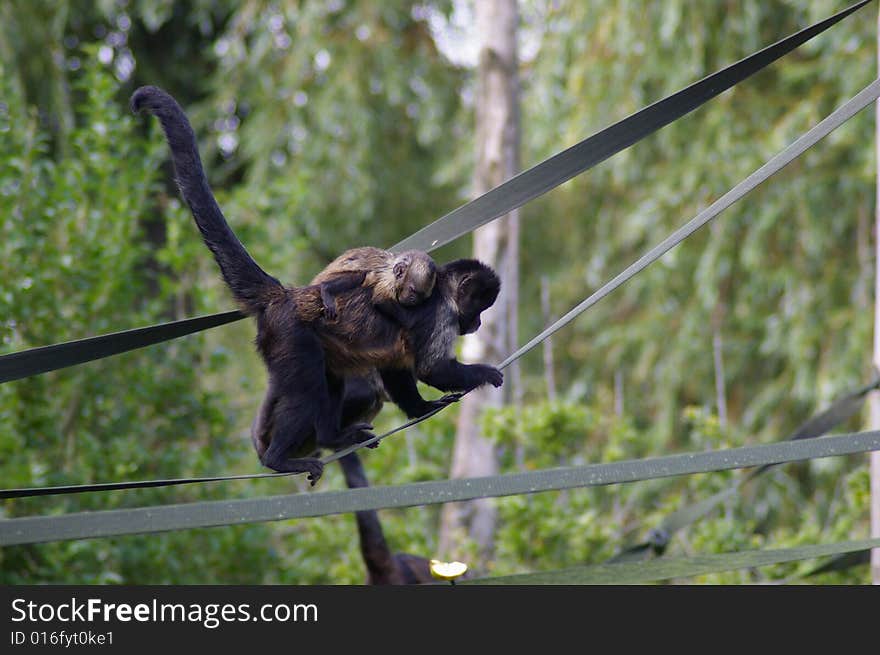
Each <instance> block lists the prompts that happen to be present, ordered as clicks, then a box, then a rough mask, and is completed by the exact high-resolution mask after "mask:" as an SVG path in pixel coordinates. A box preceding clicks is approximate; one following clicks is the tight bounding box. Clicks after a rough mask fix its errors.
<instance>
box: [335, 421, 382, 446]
mask: <svg viewBox="0 0 880 655" xmlns="http://www.w3.org/2000/svg"><path fill="white" fill-rule="evenodd" d="M372 429H373V426H372V425H370V424H369V423H353V424H352V425H349V426H348V427H346V428H345V430H343V431H342V432H341V433H340V435H339V437H340V439H341V440H343V441H344V442H345V445H346V446H353V445H355V444H360V443H363V442H364V441H369V440H370V439H372V438H373V437H375V436H376V435H375V434H373V433H372V432H370V430H372ZM378 446H379V442H378V441H377V442H376V443H371V444H369V445H368V446H367V448H377V447H378Z"/></svg>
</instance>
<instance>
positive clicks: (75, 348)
mask: <svg viewBox="0 0 880 655" xmlns="http://www.w3.org/2000/svg"><path fill="white" fill-rule="evenodd" d="M868 2H869V0H862V1H861V2H857V3H856V4H854V5H852V6H850V7H848V8H847V9H844V10H842V11H840V12H838V13H837V14H834V15H833V16H831V17H830V18H826V19H825V20H823V21H820V22H818V23H815V24H814V25H811V26H810V27H807V28H805V29H803V30H801V31H799V32H796V33H795V34H792V35H790V36H788V37H786V38H784V39H782V40H781V41H779V42H777V43H775V44H773V45H771V46H768V47H766V48H764V49H763V50H760V51H759V52H756V53H754V54H752V55H750V56H748V57H746V58H745V59H742V60H740V61H739V62H736V63H734V64H732V65H730V66H727V67H726V68H723V69H721V70H719V71H717V72H715V73H713V74H712V75H709V76H708V77H706V78H704V79H702V80H700V81H699V82H696V83H694V84H692V85H691V86H689V87H687V88H685V89H682V90H680V91H678V92H677V93H674V94H672V95H670V96H667V97H666V98H663V99H662V100H659V101H658V102H656V103H654V104H653V105H649V106H648V107H645V108H644V109H642V110H640V111H638V112H636V113H635V114H632V115H631V116H629V117H627V118H625V119H623V120H621V121H619V122H617V123H615V124H613V125H610V126H609V127H607V128H605V129H603V130H601V131H599V132H597V133H596V134H594V135H593V136H591V137H589V138H587V139H585V140H583V141H581V142H580V143H578V144H576V145H574V146H571V147H570V148H568V149H567V150H564V151H563V152H560V153H558V154H556V155H554V156H552V157H550V158H549V159H547V160H545V161H543V162H541V163H540V164H537V165H536V166H534V167H533V168H531V169H529V170H528V171H525V172H523V173H521V174H520V175H518V176H516V177H514V178H513V179H511V180H508V181H507V182H505V183H504V184H502V185H500V186H498V187H496V188H495V189H492V190H490V191H489V192H488V193H486V194H484V195H483V196H480V197H479V198H475V199H474V200H472V201H470V202H469V203H467V204H465V205H463V206H461V207H459V208H458V209H456V210H455V211H453V212H451V213H450V214H447V215H446V216H444V217H443V218H440V219H438V220H437V221H435V222H434V223H432V224H431V225H429V226H427V227H425V228H424V229H422V230H420V231H418V232H416V233H415V234H414V235H412V236H410V237H409V238H407V239H404V240H403V241H401V242H400V243H398V244H396V245H395V246H393V247H392V250H395V251H398V252H399V251H401V250H405V249H408V248H413V249H422V250H428V251H430V250H433V249H435V248H439V247H440V246H441V245H443V244H445V243H448V242H449V241H452V240H453V239H456V238H458V237H460V236H462V235H463V234H465V233H467V232H469V231H471V230H473V229H475V228H477V227H479V226H480V225H483V224H485V223H488V222H489V221H491V220H493V219H495V218H497V217H498V216H500V215H502V214H506V213H507V212H509V211H510V210H511V209H514V208H516V207H520V206H521V205H523V204H525V203H526V202H528V201H529V200H531V199H533V198H537V197H538V196H540V195H542V194H544V193H546V192H547V191H550V190H551V189H553V188H554V187H556V186H558V185H559V184H562V183H563V182H565V181H567V180H569V179H571V178H572V177H574V176H575V175H578V174H580V173H582V172H584V171H586V170H588V169H590V168H592V167H593V166H595V165H596V164H598V163H600V162H602V161H604V160H605V159H607V158H609V157H611V156H612V155H614V154H616V153H618V152H620V151H621V150H623V149H625V148H628V147H630V146H632V145H634V144H635V143H637V142H638V141H640V140H642V139H644V138H645V137H647V136H649V135H650V134H653V133H654V132H656V131H657V130H659V129H660V128H662V127H664V126H665V125H667V124H669V123H670V122H672V121H674V120H676V119H677V118H679V117H681V116H684V115H685V114H688V113H690V112H691V111H693V110H695V109H696V108H697V107H699V106H700V105H702V104H704V103H705V102H707V101H709V100H711V99H712V98H714V97H715V96H716V95H718V94H719V93H721V92H723V91H724V90H726V89H729V88H731V87H732V86H734V85H736V84H737V83H739V82H741V81H742V80H744V79H747V78H748V77H750V76H751V75H753V74H754V73H756V72H758V71H760V70H761V69H763V68H765V67H766V66H768V65H770V64H771V63H773V62H774V61H776V60H777V59H779V58H780V57H782V56H783V55H785V54H787V53H789V52H791V51H792V50H794V49H795V48H797V47H798V46H800V45H802V44H803V43H805V42H807V41H809V40H810V39H812V38H813V37H815V36H817V35H819V34H821V33H822V32H824V31H825V30H827V29H829V28H830V27H832V26H833V25H835V24H836V23H838V22H839V21H841V20H842V19H843V18H845V17H847V16H848V15H850V14H851V13H853V12H855V11H857V10H858V9H860V8H861V7H863V6H864V5H865V4H867V3H868ZM242 318H244V316H243V314H241V313H240V312H238V311H230V312H225V313H223V314H214V315H209V316H203V317H200V318H196V319H188V321H192V322H193V323H191V324H190V325H189V326H188V328H186V329H179V330H176V329H175V326H178V324H179V323H186V322H187V321H180V322H178V323H163V324H157V325H152V326H147V327H142V328H136V329H134V330H129V331H127V332H118V333H115V334H108V335H102V336H98V337H90V338H88V339H81V340H79V341H71V342H68V343H64V344H56V345H52V346H44V347H40V348H32V349H30V350H23V351H21V352H17V353H11V354H8V355H3V356H0V383H3V382H8V381H10V380H16V379H19V378H23V377H28V376H31V375H38V374H40V373H46V372H48V371H54V370H58V369H61V368H66V367H68V366H74V365H76V364H82V363H85V362H88V361H92V360H94V359H101V358H104V357H109V356H111V355H116V354H119V353H123V352H127V351H129V350H134V349H136V348H143V347H144V346H148V345H153V344H156V343H160V342H162V341H168V340H170V339H176V338H178V337H181V336H184V335H187V334H191V333H193V332H198V331H201V330H206V329H208V328H211V327H216V326H218V325H223V324H225V323H229V322H231V321H236V320H240V319H242Z"/></svg>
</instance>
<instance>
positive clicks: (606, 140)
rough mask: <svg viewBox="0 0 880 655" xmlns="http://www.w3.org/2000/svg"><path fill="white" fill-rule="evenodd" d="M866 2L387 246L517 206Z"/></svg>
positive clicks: (427, 237)
mask: <svg viewBox="0 0 880 655" xmlns="http://www.w3.org/2000/svg"><path fill="white" fill-rule="evenodd" d="M866 1H867V0H866ZM865 3H866V2H859V3H857V4H854V5H852V6H851V7H849V8H847V9H844V10H843V11H841V12H839V13H837V14H835V15H834V16H831V17H830V18H826V19H825V20H823V21H821V22H819V23H816V24H815V25H812V26H810V27H807V28H805V29H803V30H801V31H800V32H797V33H796V34H793V35H791V36H789V37H787V38H785V39H782V40H781V41H778V42H777V43H775V44H773V45H771V46H768V47H766V48H764V49H763V50H760V51H759V52H756V53H755V54H753V55H750V56H748V57H746V58H745V59H742V60H740V61H738V62H736V63H735V64H731V65H730V66H728V67H727V68H723V69H721V70H720V71H718V72H716V73H713V74H712V75H709V76H708V77H705V78H703V79H702V80H700V81H699V82H696V83H694V84H692V85H691V86H689V87H687V88H685V89H682V90H681V91H678V92H677V93H674V94H672V95H671V96H668V97H666V98H663V99H662V100H660V101H658V102H655V103H654V104H653V105H649V106H648V107H645V108H644V109H642V110H640V111H637V112H636V113H635V114H632V115H631V116H628V117H627V118H624V119H623V120H622V121H620V122H618V123H615V124H614V125H611V126H610V127H607V128H605V129H604V130H602V131H600V132H597V133H596V134H594V135H593V136H591V137H589V138H587V139H584V140H583V141H581V142H580V143H578V144H576V145H573V146H571V147H570V148H568V149H567V150H564V151H562V152H560V153H559V154H557V155H554V156H553V157H550V158H549V159H547V160H545V161H543V162H541V163H540V164H538V165H537V166H534V167H532V168H530V169H529V170H527V171H525V172H523V173H520V174H519V175H517V176H516V177H513V178H511V179H510V180H508V181H507V182H505V183H503V184H501V185H500V186H497V187H495V188H494V189H492V190H491V191H489V192H488V193H486V194H484V195H482V196H480V197H479V198H476V199H475V200H472V201H471V202H469V203H467V204H465V205H462V206H461V207H459V208H458V209H456V210H454V211H452V212H450V213H449V214H447V215H446V216H444V217H443V218H440V219H438V220H436V221H434V222H433V223H431V224H430V225H428V226H427V227H424V228H422V229H421V230H419V231H418V232H416V233H415V234H413V235H412V236H410V237H408V238H406V239H404V240H403V241H401V242H400V243H398V244H396V245H395V246H393V247H392V250H394V251H396V252H401V251H404V250H428V251H430V250H434V249H435V248H439V247H440V246H443V245H445V244H447V243H449V242H450V241H453V240H455V239H457V238H458V237H460V236H463V235H465V234H467V233H468V232H471V231H472V230H474V229H476V228H478V227H480V226H481V225H484V224H486V223H488V222H489V221H491V220H494V219H496V218H498V217H499V216H503V215H504V214H507V213H508V212H510V211H511V210H513V209H516V208H517V207H521V206H522V205H524V204H526V203H527V202H529V201H530V200H534V199H535V198H537V197H539V196H541V195H543V194H545V193H547V192H548V191H550V190H552V189H555V188H556V187H557V186H559V185H560V184H562V183H563V182H567V181H568V180H570V179H571V178H573V177H575V176H576V175H579V174H580V173H583V172H584V171H586V170H588V169H590V168H592V167H593V166H595V165H596V164H599V163H601V162H603V161H605V160H606V159H608V158H609V157H611V156H612V155H615V154H617V153H618V152H620V151H621V150H624V149H626V148H629V147H630V146H631V145H633V144H635V143H637V142H639V141H641V140H642V139H644V138H645V137H647V136H650V135H651V134H653V133H654V132H656V131H657V130H659V129H660V128H662V127H665V126H666V125H668V124H669V123H671V122H673V121H675V120H676V119H678V118H681V117H682V116H684V115H686V114H689V113H690V112H692V111H693V110H695V109H696V108H697V107H699V106H700V105H703V104H704V103H706V102H707V101H709V100H711V99H712V98H714V97H715V96H717V95H718V94H720V93H722V92H723V91H726V90H727V89H729V88H731V87H732V86H734V85H735V84H738V83H739V82H741V81H743V80H744V79H746V78H748V77H750V76H751V75H753V74H754V73H757V72H758V71H759V70H761V69H762V68H765V67H767V66H769V65H770V64H772V63H773V62H774V61H776V60H777V59H779V58H780V57H782V56H783V55H785V54H787V53H789V52H791V51H792V50H794V49H795V48H797V47H798V46H799V45H801V44H803V43H804V42H806V41H808V40H810V39H811V38H813V37H814V36H816V35H817V34H821V33H822V32H824V31H825V30H827V29H828V28H829V27H831V26H832V25H834V24H835V23H837V22H838V21H840V20H841V19H843V18H845V17H846V16H848V15H849V14H851V13H853V12H854V11H856V10H857V9H860V8H861V7H862V6H864V5H865Z"/></svg>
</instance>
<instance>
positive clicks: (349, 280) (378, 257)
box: [312, 246, 437, 321]
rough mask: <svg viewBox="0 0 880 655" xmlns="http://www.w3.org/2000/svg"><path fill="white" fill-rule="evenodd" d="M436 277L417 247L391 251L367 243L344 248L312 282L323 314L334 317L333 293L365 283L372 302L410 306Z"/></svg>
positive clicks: (419, 300)
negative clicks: (316, 289) (319, 292)
mask: <svg viewBox="0 0 880 655" xmlns="http://www.w3.org/2000/svg"><path fill="white" fill-rule="evenodd" d="M436 280H437V265H436V264H435V263H434V260H433V259H431V257H430V256H429V255H428V254H427V253H425V252H422V251H421V250H407V251H406V252H402V253H400V254H394V253H392V252H389V251H388V250H382V249H381V248H372V247H369V246H367V247H363V248H352V249H351V250H346V251H345V252H344V253H342V254H341V255H340V256H339V257H337V258H336V259H334V260H333V261H332V262H330V264H329V265H328V266H327V267H326V268H325V269H324V270H323V271H321V272H320V273H318V275H317V276H316V277H315V279H313V280H312V284H313V285H318V286H319V288H320V290H321V301H322V302H323V304H324V318H325V319H326V320H328V321H335V320H336V317H337V313H336V296H337V295H338V294H340V293H343V292H345V291H348V290H351V289H354V288H355V287H359V286H363V287H369V288H371V289H372V291H373V294H372V301H373V304H374V305H376V306H379V307H381V306H383V305H384V304H386V303H389V302H396V303H398V304H400V305H402V306H403V307H414V306H416V305H419V304H420V303H422V302H424V301H425V300H426V299H427V298H428V296H430V295H431V292H432V291H433V290H434V282H435V281H436Z"/></svg>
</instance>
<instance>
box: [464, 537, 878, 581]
mask: <svg viewBox="0 0 880 655" xmlns="http://www.w3.org/2000/svg"><path fill="white" fill-rule="evenodd" d="M877 547H880V539H862V540H860V541H841V542H838V543H832V544H813V545H809V546H798V547H796V548H777V549H773V550H746V551H740V552H735V553H718V554H712V555H696V556H694V557H675V558H672V557H668V558H664V559H657V560H651V561H649V562H628V563H621V564H597V565H594V566H578V567H572V568H567V569H559V570H557V571H544V572H542V573H525V574H521V575H506V576H500V577H497V578H475V579H472V580H463V581H462V582H461V583H459V584H499V585H501V584H503V585H513V584H515V585H547V584H569V585H570V584H641V583H645V582H657V581H658V580H671V579H673V578H692V577H694V576H697V575H706V574H708V573H721V572H723V571H734V570H737V569H751V568H757V567H759V566H770V565H772V564H784V563H786V562H797V561H800V560H805V559H813V558H814V557H828V556H830V555H836V556H841V555H843V554H844V553H854V552H857V551H863V550H865V549H867V548H877Z"/></svg>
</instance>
